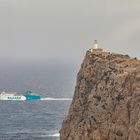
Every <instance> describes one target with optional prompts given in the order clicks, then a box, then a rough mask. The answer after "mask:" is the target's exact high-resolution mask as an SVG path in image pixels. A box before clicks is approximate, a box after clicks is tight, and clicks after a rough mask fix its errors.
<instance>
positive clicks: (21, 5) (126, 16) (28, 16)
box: [0, 0, 140, 62]
mask: <svg viewBox="0 0 140 140" xmlns="http://www.w3.org/2000/svg"><path fill="white" fill-rule="evenodd" d="M94 39H97V40H98V42H99V45H100V47H101V48H103V49H104V50H107V51H111V52H117V53H124V54H129V55H131V56H136V57H140V1H139V0H0V59H1V60H3V61H6V60H13V61H14V60H18V61H23V60H24V61H36V60H39V61H44V60H50V61H51V60H52V59H57V60H61V59H64V60H69V61H77V62H79V61H81V60H82V59H83V55H84V54H85V51H86V50H87V49H89V48H91V47H92V45H93V41H94Z"/></svg>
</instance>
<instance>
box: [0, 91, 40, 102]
mask: <svg viewBox="0 0 140 140" xmlns="http://www.w3.org/2000/svg"><path fill="white" fill-rule="evenodd" d="M40 99H41V97H40V96H39V95H34V94H33V93H32V92H31V91H27V92H25V93H23V94H21V93H18V92H2V93H1V94H0V100H16V101H20V100H22V101H24V100H40Z"/></svg>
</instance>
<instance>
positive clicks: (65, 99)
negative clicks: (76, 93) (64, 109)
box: [40, 97, 72, 101]
mask: <svg viewBox="0 0 140 140" xmlns="http://www.w3.org/2000/svg"><path fill="white" fill-rule="evenodd" d="M40 100H44V101H45V100H46V101H47V100H50V101H70V100H72V98H49V97H48V98H41V99H40Z"/></svg>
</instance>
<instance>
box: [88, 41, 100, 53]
mask: <svg viewBox="0 0 140 140" xmlns="http://www.w3.org/2000/svg"><path fill="white" fill-rule="evenodd" d="M94 51H96V52H97V51H102V49H101V48H99V47H98V42H97V40H94V43H93V47H92V48H91V49H90V52H91V53H92V52H94Z"/></svg>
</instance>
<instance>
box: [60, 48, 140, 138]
mask: <svg viewBox="0 0 140 140" xmlns="http://www.w3.org/2000/svg"><path fill="white" fill-rule="evenodd" d="M60 139H61V140H140V61H139V60H137V59H136V58H130V57H129V56H128V55H120V54H113V53H109V52H104V51H102V50H100V49H98V50H93V52H91V51H87V53H86V56H85V58H84V61H83V63H82V65H81V69H80V71H79V73H78V75H77V84H76V87H75V93H74V96H73V101H72V103H71V106H70V109H69V113H68V116H67V117H66V118H65V120H64V121H63V124H62V128H61V130H60Z"/></svg>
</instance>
